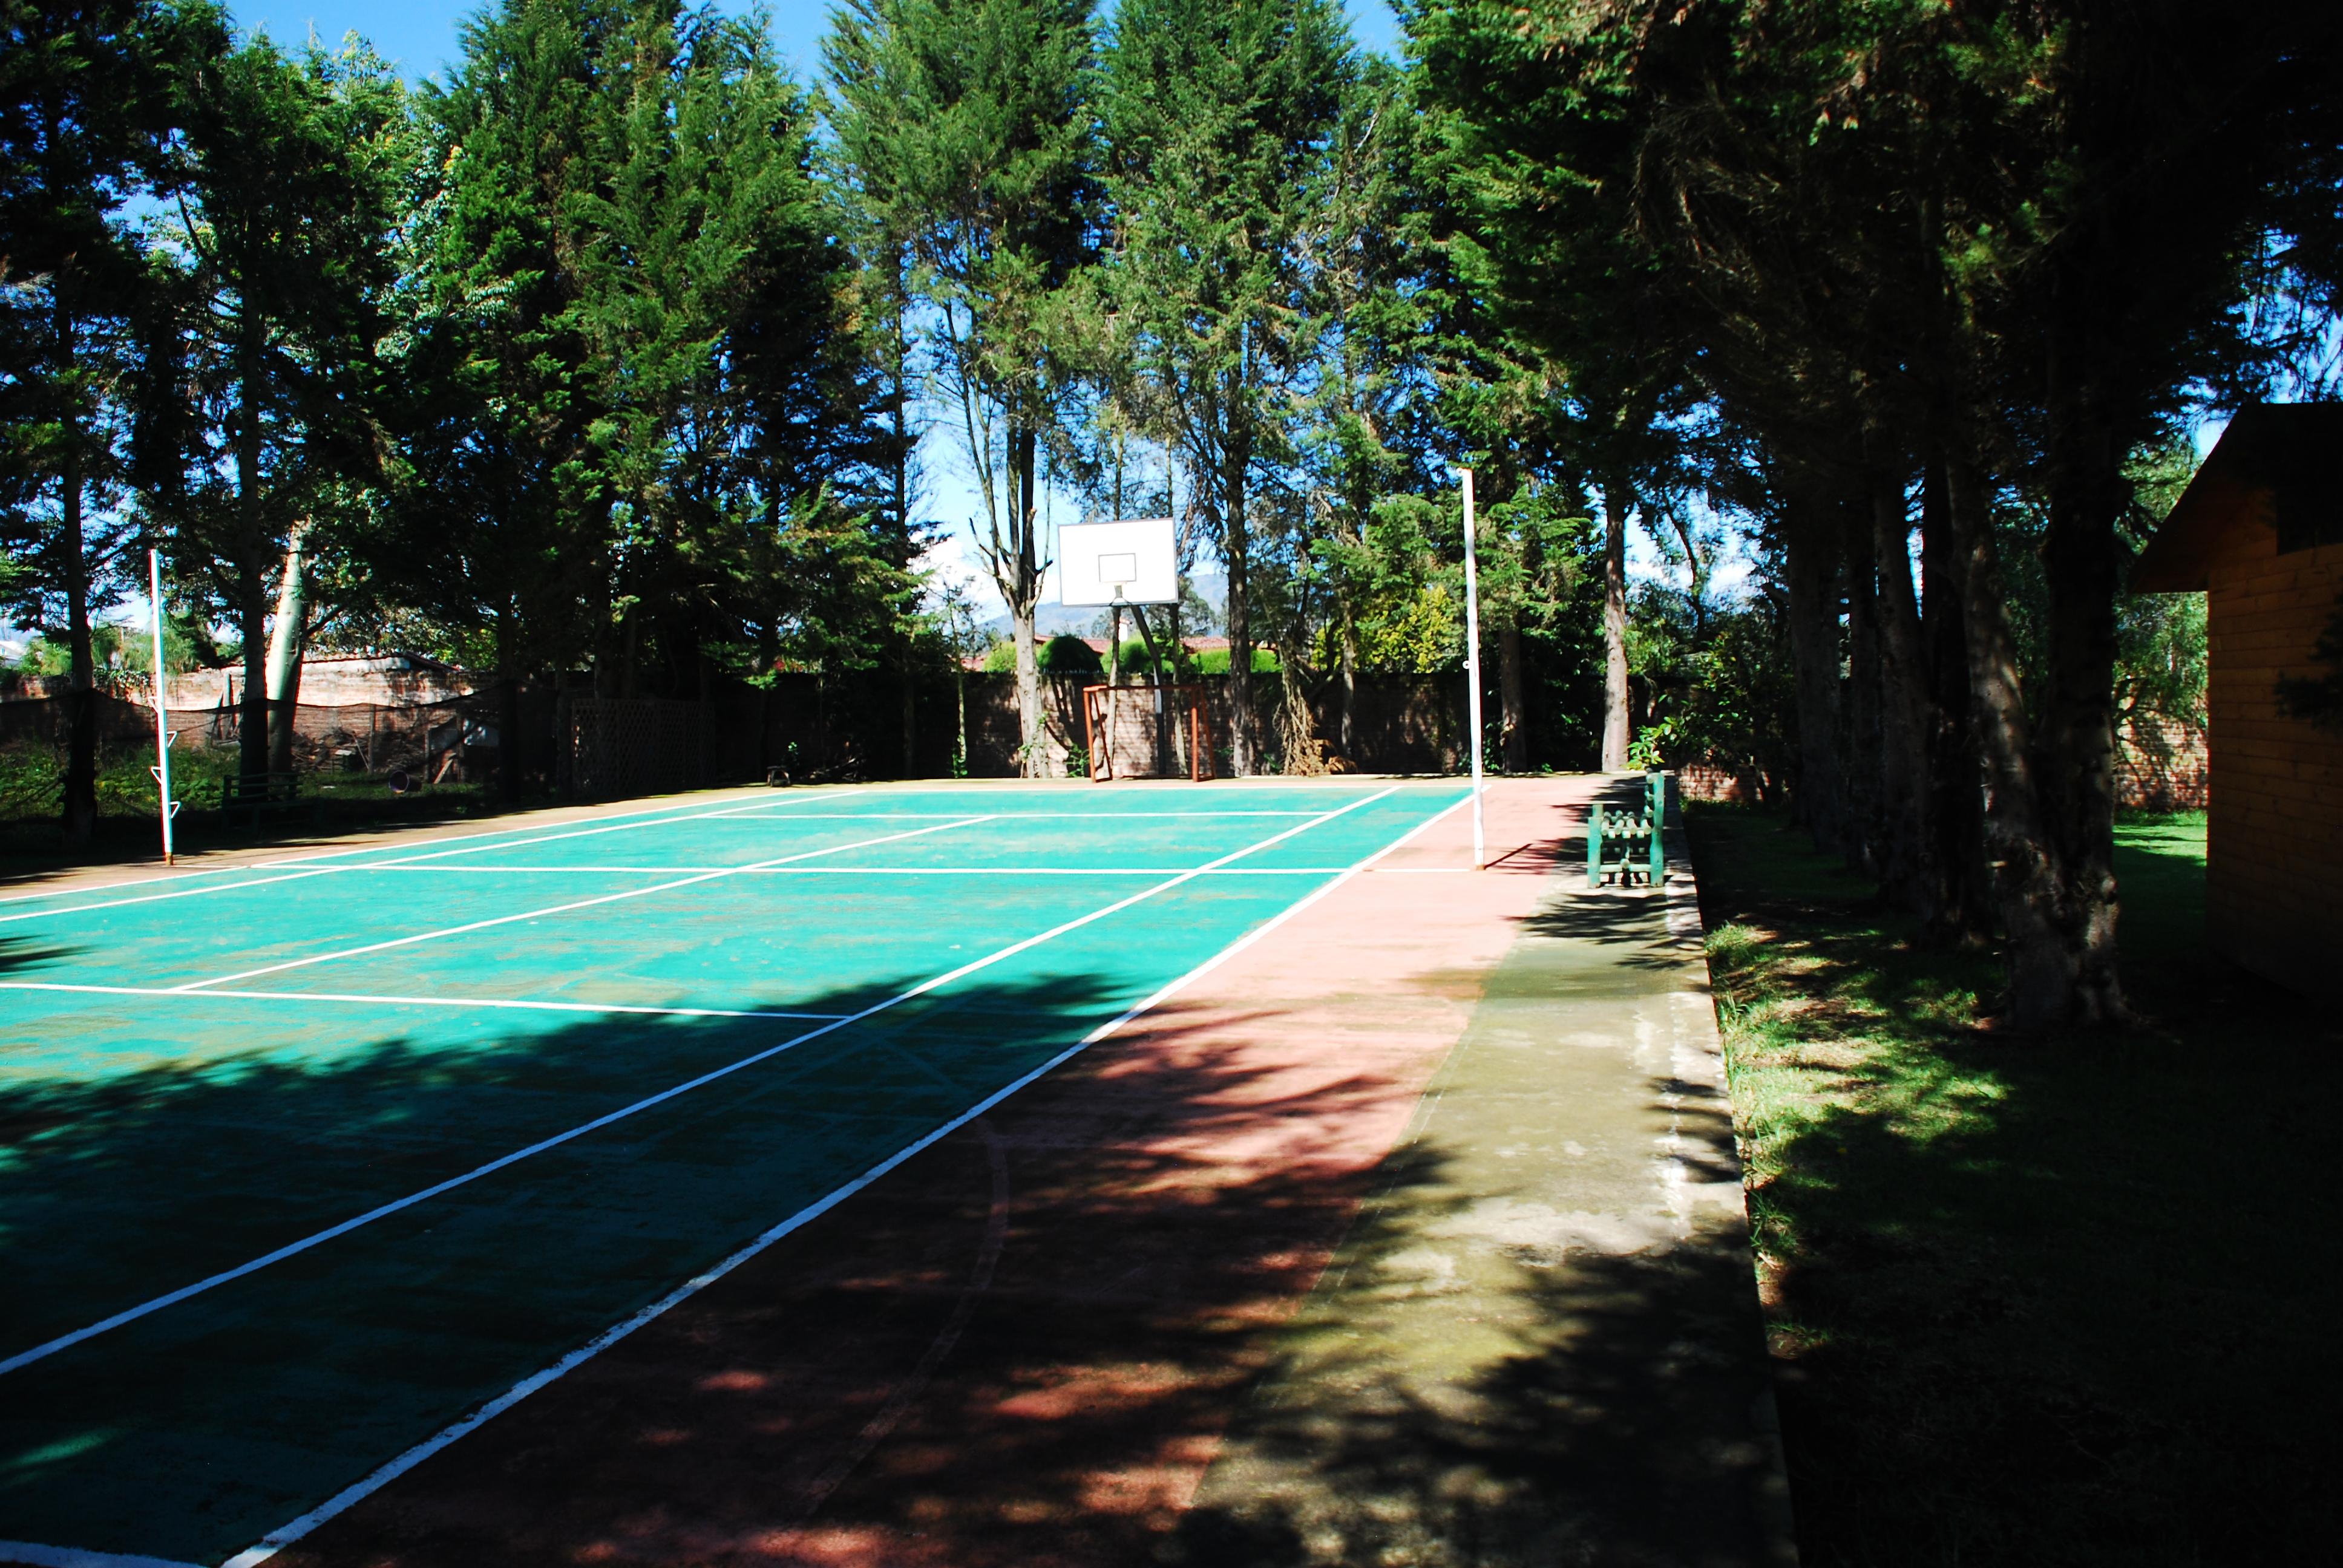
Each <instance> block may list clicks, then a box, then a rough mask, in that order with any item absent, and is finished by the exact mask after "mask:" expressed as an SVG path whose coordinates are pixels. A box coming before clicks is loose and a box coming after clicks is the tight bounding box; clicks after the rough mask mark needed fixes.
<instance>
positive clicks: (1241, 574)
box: [1221, 421, 1253, 779]
mask: <svg viewBox="0 0 2343 1568" xmlns="http://www.w3.org/2000/svg"><path fill="white" fill-rule="evenodd" d="M1235 424H1236V428H1234V429H1232V431H1231V432H1230V436H1231V439H1230V443H1229V451H1228V456H1227V457H1226V458H1225V459H1224V460H1223V464H1222V474H1221V558H1222V560H1223V561H1224V562H1225V563H1226V564H1227V566H1228V569H1229V606H1228V622H1229V750H1230V758H1229V770H1230V771H1231V772H1232V773H1233V774H1235V775H1236V776H1237V777H1238V778H1240V779H1242V778H1244V777H1245V776H1246V775H1248V774H1250V773H1251V772H1252V770H1253V755H1252V614H1251V608H1252V607H1251V605H1250V604H1249V603H1248V602H1247V599H1248V592H1249V590H1248V583H1247V577H1246V569H1247V566H1248V563H1249V555H1248V549H1249V546H1250V545H1251V542H1252V541H1251V539H1250V538H1248V537H1247V533H1246V528H1247V519H1246V518H1245V475H1246V471H1247V470H1248V469H1249V468H1251V467H1252V449H1251V447H1252V443H1251V441H1250V439H1249V438H1248V437H1247V436H1246V435H1245V434H1244V433H1243V427H1242V421H1237V422H1235Z"/></svg>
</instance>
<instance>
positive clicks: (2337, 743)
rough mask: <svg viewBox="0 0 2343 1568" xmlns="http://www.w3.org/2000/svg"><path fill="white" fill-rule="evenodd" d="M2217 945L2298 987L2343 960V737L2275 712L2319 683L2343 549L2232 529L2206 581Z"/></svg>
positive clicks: (2212, 918)
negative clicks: (2321, 645) (2304, 687)
mask: <svg viewBox="0 0 2343 1568" xmlns="http://www.w3.org/2000/svg"><path fill="white" fill-rule="evenodd" d="M2207 587H2208V588H2209V590H2210V592H2211V596H2212V597H2211V602H2210V605H2209V607H2208V618H2209V621H2210V626H2209V631H2210V636H2211V644H2212V670H2211V693H2210V696H2211V704H2210V706H2211V717H2212V723H2211V729H2212V754H2213V755H2212V803H2211V806H2210V809H2209V812H2208V817H2207V824H2208V843H2207V857H2208V866H2207V886H2206V902H2207V918H2208V922H2209V925H2210V928H2211V930H2210V937H2211V940H2212V942H2213V945H2214V947H2215V948H2216V949H2217V950H2219V951H2220V952H2222V953H2224V954H2226V955H2227V956H2228V957H2229V958H2231V959H2233V960H2236V961H2237V963H2239V964H2242V965H2243V966H2245V967H2246V968H2247V969H2249V970H2253V971H2254V972H2256V973H2258V974H2260V975H2263V976H2266V977H2268V979H2271V980H2277V981H2278V982H2279V983H2281V984H2284V985H2287V986H2288V987H2290V988H2293V989H2296V990H2308V989H2309V988H2310V986H2312V985H2313V984H2328V983H2331V980H2330V979H2329V970H2331V968H2332V966H2333V965H2334V963H2335V961H2336V959H2337V957H2338V953H2343V734H2338V733H2337V732H2335V731H2334V730H2331V729H2319V728H2318V727H2317V726H2314V725H2312V724H2310V723H2309V722H2308V721H2307V720H2304V719H2288V718H2285V717H2283V716H2281V715H2280V713H2279V712H2278V698H2277V695H2276V691H2275V688H2276V686H2277V682H2278V677H2279V676H2280V675H2281V674H2288V675H2295V676H2305V675H2313V674H2317V673H2318V667H2316V666H2314V665H2313V664H2312V663H2311V660H2310V648H2311V645H2312V644H2313V643H2315V642H2316V641H2317V640H2318V634H2319V632H2320V631H2321V630H2322V629H2323V628H2325V626H2326V624H2327V621H2328V617H2329V616H2331V615H2333V614H2334V613H2335V603H2336V594H2337V591H2338V589H2343V544H2336V545H2322V546H2318V547H2316V548H2311V549H2302V550H2294V551H2291V552H2289V553H2288V554H2285V555H2280V554H2279V553H2278V536H2277V534H2276V533H2275V532H2274V531H2273V530H2272V529H2270V528H2229V529H2227V531H2226V532H2225V534H2224V536H2223V538H2222V540H2221V545H2220V548H2219V553H2218V554H2217V557H2216V558H2215V560H2214V562H2213V565H2212V568H2211V570H2210V574H2209V582H2208V584H2207Z"/></svg>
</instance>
